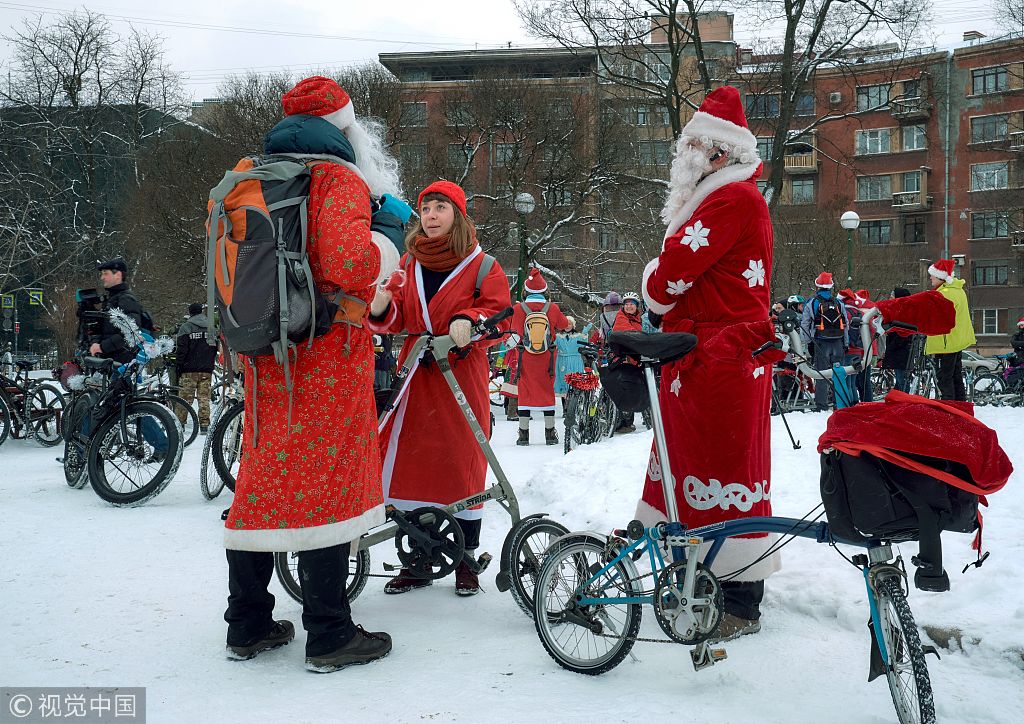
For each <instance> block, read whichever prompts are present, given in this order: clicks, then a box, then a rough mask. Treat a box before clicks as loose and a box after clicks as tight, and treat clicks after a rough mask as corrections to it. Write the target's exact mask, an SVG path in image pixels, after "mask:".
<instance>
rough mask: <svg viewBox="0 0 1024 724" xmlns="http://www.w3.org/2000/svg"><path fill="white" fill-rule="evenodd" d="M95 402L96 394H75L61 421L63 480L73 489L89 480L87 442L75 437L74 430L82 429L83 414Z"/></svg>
mask: <svg viewBox="0 0 1024 724" xmlns="http://www.w3.org/2000/svg"><path fill="white" fill-rule="evenodd" d="M95 402H96V395H94V394H92V393H85V394H81V395H76V396H75V397H73V398H72V400H71V406H70V408H69V410H68V411H67V413H66V414H65V415H64V418H63V420H62V421H61V428H62V430H61V433H62V436H63V438H64V460H63V465H64V481H65V482H66V483H67V484H68V487H69V488H73V489H75V490H81V489H82V488H84V487H85V486H86V484H87V483H88V482H89V471H88V469H87V466H86V460H85V449H86V447H87V444H86V443H85V442H83V441H82V440H80V439H77V438H76V437H75V431H76V430H77V431H80V430H81V429H82V424H83V423H84V422H85V416H86V415H89V414H91V411H92V407H93V405H94V404H95Z"/></svg>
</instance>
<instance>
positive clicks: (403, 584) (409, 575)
mask: <svg viewBox="0 0 1024 724" xmlns="http://www.w3.org/2000/svg"><path fill="white" fill-rule="evenodd" d="M433 582H434V581H433V580H431V579H429V578H418V577H417V576H416V575H414V574H413V572H412V571H410V570H409V569H408V568H403V569H402V570H401V571H399V572H398V575H397V576H395V577H394V578H392V579H391V580H390V581H388V582H387V583H386V584H385V585H384V593H408V592H409V591H414V590H416V589H417V588H426V587H427V586H429V585H430V584H432V583H433Z"/></svg>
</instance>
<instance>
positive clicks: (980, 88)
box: [971, 65, 1009, 95]
mask: <svg viewBox="0 0 1024 724" xmlns="http://www.w3.org/2000/svg"><path fill="white" fill-rule="evenodd" d="M1008 79H1009V74H1008V73H1007V72H1006V66H1005V65H997V66H995V67H993V68H979V69H978V70H974V71H971V80H972V92H973V93H974V94H975V95H978V94H980V93H999V92H1000V91H1004V90H1006V85H1007V80H1008Z"/></svg>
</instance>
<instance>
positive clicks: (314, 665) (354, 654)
mask: <svg viewBox="0 0 1024 724" xmlns="http://www.w3.org/2000/svg"><path fill="white" fill-rule="evenodd" d="M389 653H391V637H390V636H389V635H388V634H386V633H384V632H383V631H374V632H370V631H367V630H366V629H364V628H363V627H362V626H357V627H356V635H355V636H354V637H353V638H352V640H351V641H349V642H348V643H347V644H345V645H344V646H342V647H340V648H338V649H336V650H335V651H332V652H330V653H328V654H324V655H323V656H307V657H306V668H307V669H309V670H310V671H315V672H316V673H318V674H327V673H330V672H332V671H340V670H341V669H344V668H345V667H346V666H354V665H358V664H368V663H370V662H371V661H376V660H377V659H383V658H384V657H385V656H387V655H388V654H389Z"/></svg>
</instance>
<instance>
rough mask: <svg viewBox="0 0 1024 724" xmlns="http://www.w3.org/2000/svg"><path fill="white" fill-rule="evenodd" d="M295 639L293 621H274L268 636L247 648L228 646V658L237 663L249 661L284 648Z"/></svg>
mask: <svg viewBox="0 0 1024 724" xmlns="http://www.w3.org/2000/svg"><path fill="white" fill-rule="evenodd" d="M294 638H295V626H294V625H293V624H292V622H291V621H285V620H283V619H282V620H281V621H274V626H273V628H271V629H270V631H269V632H268V633H267V635H266V636H264V637H262V638H260V639H258V640H257V641H253V642H252V643H251V644H249V645H247V646H232V645H231V644H228V658H229V659H234V660H235V661H248V660H249V659H251V658H252V657H254V656H256V655H257V654H259V653H260V652H261V651H269V650H270V649H276V648H277V647H278V646H284V645H286V644H287V643H289V642H290V641H291V640H292V639H294Z"/></svg>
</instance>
